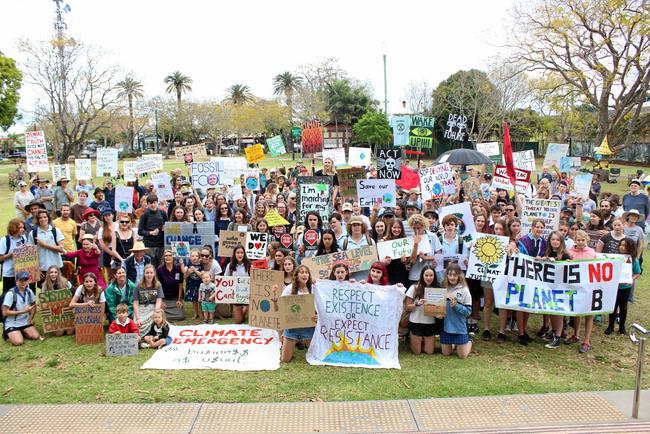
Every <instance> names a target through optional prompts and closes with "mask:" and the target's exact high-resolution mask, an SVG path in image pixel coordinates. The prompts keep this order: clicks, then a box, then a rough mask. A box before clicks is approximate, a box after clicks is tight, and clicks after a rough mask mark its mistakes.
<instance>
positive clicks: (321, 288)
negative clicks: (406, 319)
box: [307, 280, 404, 369]
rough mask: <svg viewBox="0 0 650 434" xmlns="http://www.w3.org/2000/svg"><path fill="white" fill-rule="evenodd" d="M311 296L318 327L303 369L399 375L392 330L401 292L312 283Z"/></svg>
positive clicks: (399, 311) (395, 336)
mask: <svg viewBox="0 0 650 434" xmlns="http://www.w3.org/2000/svg"><path fill="white" fill-rule="evenodd" d="M314 294H315V296H316V312H317V313H318V324H316V330H315V331H314V337H313V339H312V341H311V344H310V345H309V351H308V352H307V362H308V363H309V364H311V365H331V366H344V367H356V368H396V369H400V364H399V359H398V347H399V341H398V337H399V334H398V330H397V326H398V323H399V319H400V316H401V315H402V304H403V300H404V290H403V289H400V288H399V287H398V286H397V285H392V286H379V285H370V284H361V283H358V282H357V283H350V282H337V281H334V280H318V281H317V282H316V285H315V290H314Z"/></svg>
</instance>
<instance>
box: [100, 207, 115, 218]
mask: <svg viewBox="0 0 650 434" xmlns="http://www.w3.org/2000/svg"><path fill="white" fill-rule="evenodd" d="M108 214H113V210H111V209H105V210H103V211H102V217H104V216H105V215H108Z"/></svg>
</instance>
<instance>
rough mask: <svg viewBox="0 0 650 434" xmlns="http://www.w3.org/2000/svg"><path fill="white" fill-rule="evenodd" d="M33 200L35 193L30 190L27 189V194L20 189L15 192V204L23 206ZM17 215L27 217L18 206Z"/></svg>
mask: <svg viewBox="0 0 650 434" xmlns="http://www.w3.org/2000/svg"><path fill="white" fill-rule="evenodd" d="M33 200H34V195H33V194H32V192H31V191H29V190H27V191H26V192H25V194H23V193H21V192H20V191H17V192H16V194H14V204H16V205H20V206H22V207H23V208H25V207H26V206H27V205H29V203H30V202H31V201H33ZM16 217H20V218H24V217H25V216H24V215H23V213H22V211H20V210H19V209H18V208H16Z"/></svg>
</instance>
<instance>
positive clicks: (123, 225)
mask: <svg viewBox="0 0 650 434" xmlns="http://www.w3.org/2000/svg"><path fill="white" fill-rule="evenodd" d="M115 232H116V235H117V236H116V237H115V245H114V246H113V251H114V252H115V253H116V254H117V255H118V256H119V257H120V258H121V259H120V260H119V262H117V261H113V263H111V267H112V268H116V267H117V266H118V265H120V264H121V263H122V262H123V261H124V259H126V257H128V256H129V255H130V254H131V252H130V250H131V249H132V248H133V243H134V241H135V232H134V231H133V228H132V220H131V216H130V215H129V214H126V213H122V214H119V215H118V217H117V231H115ZM116 259H117V258H116Z"/></svg>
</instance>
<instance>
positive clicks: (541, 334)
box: [537, 326, 548, 338]
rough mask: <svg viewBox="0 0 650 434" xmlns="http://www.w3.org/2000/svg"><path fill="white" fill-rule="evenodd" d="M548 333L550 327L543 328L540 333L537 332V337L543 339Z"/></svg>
mask: <svg viewBox="0 0 650 434" xmlns="http://www.w3.org/2000/svg"><path fill="white" fill-rule="evenodd" d="M546 333H548V326H542V327H541V328H540V329H539V330H538V331H537V337H538V338H541V337H542V336H544V335H545V334H546Z"/></svg>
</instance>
